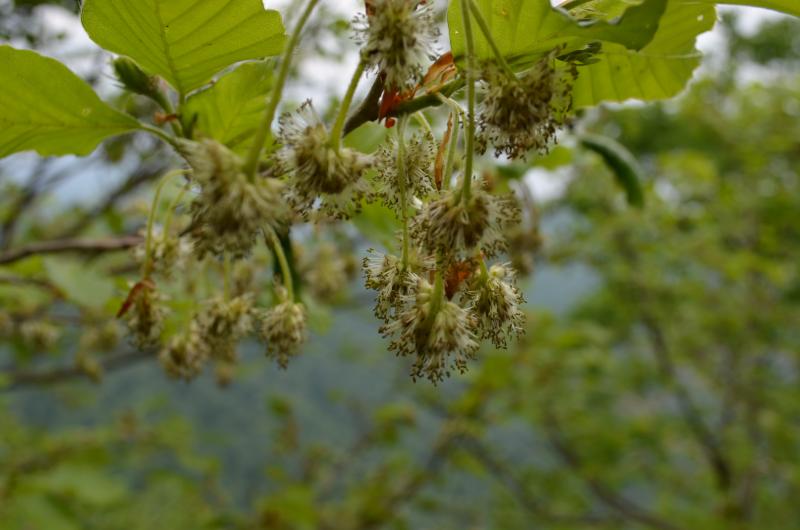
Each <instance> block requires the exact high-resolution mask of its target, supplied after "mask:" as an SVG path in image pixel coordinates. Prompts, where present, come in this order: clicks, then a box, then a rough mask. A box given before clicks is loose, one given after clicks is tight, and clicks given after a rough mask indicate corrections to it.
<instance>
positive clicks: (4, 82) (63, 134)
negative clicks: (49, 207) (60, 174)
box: [0, 46, 139, 158]
mask: <svg viewBox="0 0 800 530" xmlns="http://www.w3.org/2000/svg"><path fill="white" fill-rule="evenodd" d="M0 109H2V112H0V158H1V157H4V156H8V155H10V154H12V153H16V152H19V151H28V150H35V151H36V152H37V153H39V154H40V155H45V156H48V155H67V154H75V155H87V154H89V153H91V152H92V151H93V150H94V148H95V147H97V144H99V143H100V142H101V141H102V140H103V139H105V138H108V137H109V136H114V135H116V134H122V133H125V132H128V131H132V130H135V129H137V128H139V122H137V121H136V120H135V119H133V118H132V117H130V116H128V115H126V114H122V113H121V112H118V111H116V110H114V109H113V108H111V107H110V106H108V105H106V104H105V103H103V101H101V100H100V98H99V97H98V96H97V94H95V92H94V91H93V90H92V89H91V87H90V86H89V85H87V84H86V83H85V82H84V81H83V80H82V79H80V78H79V77H78V76H76V75H75V74H73V73H72V72H71V71H70V70H69V69H68V68H67V67H66V66H64V65H63V64H61V63H60V62H58V61H56V60H55V59H51V58H49V57H44V56H42V55H39V54H38V53H35V52H32V51H28V50H17V49H14V48H12V47H10V46H0Z"/></svg>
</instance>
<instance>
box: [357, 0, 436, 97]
mask: <svg viewBox="0 0 800 530" xmlns="http://www.w3.org/2000/svg"><path fill="white" fill-rule="evenodd" d="M353 25H354V27H355V31H356V41H357V42H358V44H359V45H361V58H362V59H363V60H364V61H366V62H367V64H368V65H369V66H370V67H372V68H374V69H375V70H377V71H378V72H379V73H381V72H382V73H383V74H385V75H386V80H385V85H386V86H387V87H388V88H390V89H396V90H402V89H407V88H413V87H414V86H416V84H417V81H419V80H420V79H421V78H422V75H423V74H424V72H425V68H426V65H427V64H428V63H430V62H431V61H432V60H433V59H435V58H436V51H435V50H434V43H435V42H436V39H437V37H438V36H439V29H438V27H437V25H436V16H435V14H434V11H433V5H432V2H426V1H425V0H422V1H420V0H370V1H369V2H368V8H367V13H366V14H365V15H359V16H357V17H356V18H355V20H353Z"/></svg>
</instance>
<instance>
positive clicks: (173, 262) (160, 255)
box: [133, 226, 192, 279]
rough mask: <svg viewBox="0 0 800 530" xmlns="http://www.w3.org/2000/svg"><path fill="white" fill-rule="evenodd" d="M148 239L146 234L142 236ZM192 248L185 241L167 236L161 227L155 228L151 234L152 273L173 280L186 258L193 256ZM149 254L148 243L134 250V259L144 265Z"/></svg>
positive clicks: (143, 243)
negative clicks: (174, 273) (174, 274)
mask: <svg viewBox="0 0 800 530" xmlns="http://www.w3.org/2000/svg"><path fill="white" fill-rule="evenodd" d="M142 235H143V237H145V238H146V234H142ZM191 251H192V246H191V244H190V243H189V242H188V241H186V240H185V239H181V238H180V237H177V236H174V235H170V234H165V233H164V230H163V228H162V227H160V226H153V231H152V233H151V234H150V252H151V255H150V260H151V262H150V263H151V266H152V269H151V272H153V273H154V274H158V275H160V276H162V277H164V278H167V279H169V278H171V277H172V273H173V271H175V270H180V269H181V268H182V265H183V264H184V262H185V260H186V258H187V257H188V256H189V255H190V254H191ZM146 254H147V249H146V242H145V241H143V242H142V243H141V244H140V245H137V246H136V247H134V248H133V257H134V259H135V260H136V261H137V262H139V263H143V262H144V260H145V258H146Z"/></svg>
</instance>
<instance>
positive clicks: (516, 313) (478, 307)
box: [466, 264, 525, 348]
mask: <svg viewBox="0 0 800 530" xmlns="http://www.w3.org/2000/svg"><path fill="white" fill-rule="evenodd" d="M514 276H515V275H514V271H513V270H512V269H511V268H510V266H509V265H508V264H505V265H499V264H496V265H492V266H491V268H490V269H489V271H488V273H482V274H480V275H476V276H475V277H474V278H473V279H472V281H471V282H470V286H469V290H468V291H467V293H466V294H467V297H468V298H469V300H470V303H471V304H472V307H473V309H474V311H475V315H476V316H477V318H478V328H479V329H480V332H481V338H483V339H489V340H491V341H492V343H493V344H494V345H495V346H496V347H498V348H505V347H506V346H507V343H508V339H509V338H510V337H512V336H515V337H518V336H519V335H521V334H522V333H523V332H524V328H523V326H524V324H525V314H524V313H523V312H522V311H521V310H520V305H522V303H523V302H524V300H523V298H522V293H521V292H520V291H519V289H518V288H517V286H516V284H515V277H514Z"/></svg>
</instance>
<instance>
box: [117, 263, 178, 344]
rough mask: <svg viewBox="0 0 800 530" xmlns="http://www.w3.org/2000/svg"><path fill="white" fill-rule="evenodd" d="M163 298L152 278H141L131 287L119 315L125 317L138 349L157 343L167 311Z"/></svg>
mask: <svg viewBox="0 0 800 530" xmlns="http://www.w3.org/2000/svg"><path fill="white" fill-rule="evenodd" d="M164 300H165V297H164V296H163V295H162V294H160V293H159V292H158V291H157V290H156V285H155V283H153V281H152V280H149V279H148V280H142V281H140V282H138V283H136V284H135V285H133V287H132V288H131V291H130V294H128V298H127V300H126V301H125V304H123V308H122V309H121V310H120V313H119V316H124V317H125V318H126V320H127V324H128V329H129V330H130V332H131V334H132V335H133V342H134V344H135V345H136V347H138V348H139V349H147V348H151V347H153V346H156V345H158V343H159V341H160V339H161V331H162V330H163V328H164V317H165V316H166V313H167V311H166V308H165V307H164Z"/></svg>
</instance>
